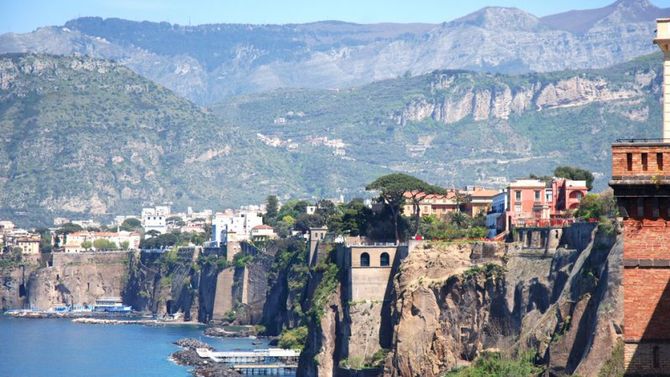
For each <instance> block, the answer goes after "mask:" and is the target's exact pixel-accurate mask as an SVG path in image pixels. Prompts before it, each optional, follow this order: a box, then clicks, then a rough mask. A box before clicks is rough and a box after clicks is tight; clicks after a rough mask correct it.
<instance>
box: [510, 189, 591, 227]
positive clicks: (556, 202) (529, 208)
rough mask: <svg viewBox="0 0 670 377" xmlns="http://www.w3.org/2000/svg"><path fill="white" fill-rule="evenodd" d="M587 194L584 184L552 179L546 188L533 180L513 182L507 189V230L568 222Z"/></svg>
mask: <svg viewBox="0 0 670 377" xmlns="http://www.w3.org/2000/svg"><path fill="white" fill-rule="evenodd" d="M587 192H588V188H587V187H586V181H573V180H570V179H565V178H554V179H553V180H552V181H551V183H550V184H547V183H545V182H543V181H540V180H537V179H519V180H516V181H514V182H512V183H510V184H509V186H508V187H507V195H508V203H509V207H508V208H507V212H506V214H507V228H508V229H509V226H511V225H513V226H521V227H523V226H560V225H562V224H564V223H565V222H571V221H572V215H571V212H572V211H574V210H575V209H577V207H578V206H579V202H580V201H581V200H582V198H583V197H584V196H585V195H586V193H587Z"/></svg>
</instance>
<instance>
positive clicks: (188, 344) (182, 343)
mask: <svg viewBox="0 0 670 377" xmlns="http://www.w3.org/2000/svg"><path fill="white" fill-rule="evenodd" d="M174 344H176V345H178V346H179V347H181V348H186V349H191V350H196V349H198V348H204V349H208V350H214V347H212V346H210V345H209V344H207V343H205V342H202V341H200V340H198V339H193V338H181V339H179V340H177V341H175V342H174Z"/></svg>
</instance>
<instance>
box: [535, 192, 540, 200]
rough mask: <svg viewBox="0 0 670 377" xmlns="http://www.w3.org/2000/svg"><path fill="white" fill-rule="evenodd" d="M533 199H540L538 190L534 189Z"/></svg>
mask: <svg viewBox="0 0 670 377" xmlns="http://www.w3.org/2000/svg"><path fill="white" fill-rule="evenodd" d="M535 200H540V190H535Z"/></svg>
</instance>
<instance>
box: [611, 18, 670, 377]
mask: <svg viewBox="0 0 670 377" xmlns="http://www.w3.org/2000/svg"><path fill="white" fill-rule="evenodd" d="M654 43H656V44H657V45H658V46H659V47H660V48H661V50H662V51H663V54H664V59H663V60H664V61H663V133H662V135H663V138H661V139H656V140H650V139H640V140H636V139H631V140H623V141H621V140H620V141H618V142H617V143H615V144H613V145H612V180H611V181H610V186H611V187H612V188H613V189H614V195H615V197H616V198H617V202H618V205H619V209H620V212H621V216H622V217H623V223H624V231H623V235H624V238H623V264H624V273H623V291H624V329H623V334H624V342H625V355H624V364H625V368H626V375H670V166H668V165H667V164H665V163H666V162H668V163H670V89H669V88H670V77H669V75H670V19H659V20H657V38H656V39H654Z"/></svg>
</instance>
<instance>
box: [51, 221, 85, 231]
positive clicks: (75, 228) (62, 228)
mask: <svg viewBox="0 0 670 377" xmlns="http://www.w3.org/2000/svg"><path fill="white" fill-rule="evenodd" d="M82 230H84V228H82V227H81V226H79V225H77V224H73V223H66V224H63V225H61V226H59V227H58V229H56V234H68V233H75V232H80V231H82Z"/></svg>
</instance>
